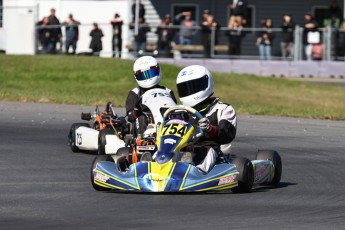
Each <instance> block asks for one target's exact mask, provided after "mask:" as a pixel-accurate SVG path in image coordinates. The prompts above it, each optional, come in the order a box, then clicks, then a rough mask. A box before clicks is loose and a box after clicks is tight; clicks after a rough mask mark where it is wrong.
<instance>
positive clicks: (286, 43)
mask: <svg viewBox="0 0 345 230" xmlns="http://www.w3.org/2000/svg"><path fill="white" fill-rule="evenodd" d="M295 26H296V24H295V23H294V21H293V19H292V17H291V15H289V14H285V15H284V16H283V22H282V25H281V28H282V30H283V32H282V40H281V42H280V47H281V52H282V58H283V59H284V60H286V59H292V58H293V51H294V30H295Z"/></svg>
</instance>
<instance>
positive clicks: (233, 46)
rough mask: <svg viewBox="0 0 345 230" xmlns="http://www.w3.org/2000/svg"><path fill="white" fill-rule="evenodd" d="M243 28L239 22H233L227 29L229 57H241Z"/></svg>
mask: <svg viewBox="0 0 345 230" xmlns="http://www.w3.org/2000/svg"><path fill="white" fill-rule="evenodd" d="M242 29H243V27H242V25H241V23H240V22H238V21H237V20H235V21H234V22H233V24H232V27H231V28H229V31H228V36H229V49H228V50H229V51H228V53H229V55H232V56H233V55H236V56H239V55H241V43H242V38H243V36H244V35H245V33H244V32H243V31H242Z"/></svg>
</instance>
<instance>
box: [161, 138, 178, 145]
mask: <svg viewBox="0 0 345 230" xmlns="http://www.w3.org/2000/svg"><path fill="white" fill-rule="evenodd" d="M175 143H176V140H174V139H171V138H168V139H165V140H164V144H171V145H173V144H175Z"/></svg>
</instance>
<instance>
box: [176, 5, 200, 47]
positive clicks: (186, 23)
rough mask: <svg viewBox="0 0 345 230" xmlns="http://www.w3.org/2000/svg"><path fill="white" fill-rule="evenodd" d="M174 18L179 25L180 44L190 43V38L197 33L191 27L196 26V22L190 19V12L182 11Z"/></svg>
mask: <svg viewBox="0 0 345 230" xmlns="http://www.w3.org/2000/svg"><path fill="white" fill-rule="evenodd" d="M175 20H176V21H177V22H179V24H180V25H181V28H180V44H181V45H190V44H192V38H193V36H194V35H195V34H196V33H197V30H196V29H195V28H193V27H195V26H197V25H196V22H195V21H194V20H192V12H190V11H184V12H182V13H179V14H177V15H176V16H175Z"/></svg>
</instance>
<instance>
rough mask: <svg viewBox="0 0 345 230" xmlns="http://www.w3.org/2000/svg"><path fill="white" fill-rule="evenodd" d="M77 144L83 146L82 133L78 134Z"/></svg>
mask: <svg viewBox="0 0 345 230" xmlns="http://www.w3.org/2000/svg"><path fill="white" fill-rule="evenodd" d="M77 143H78V145H81V144H82V143H83V140H82V138H81V133H77Z"/></svg>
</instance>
